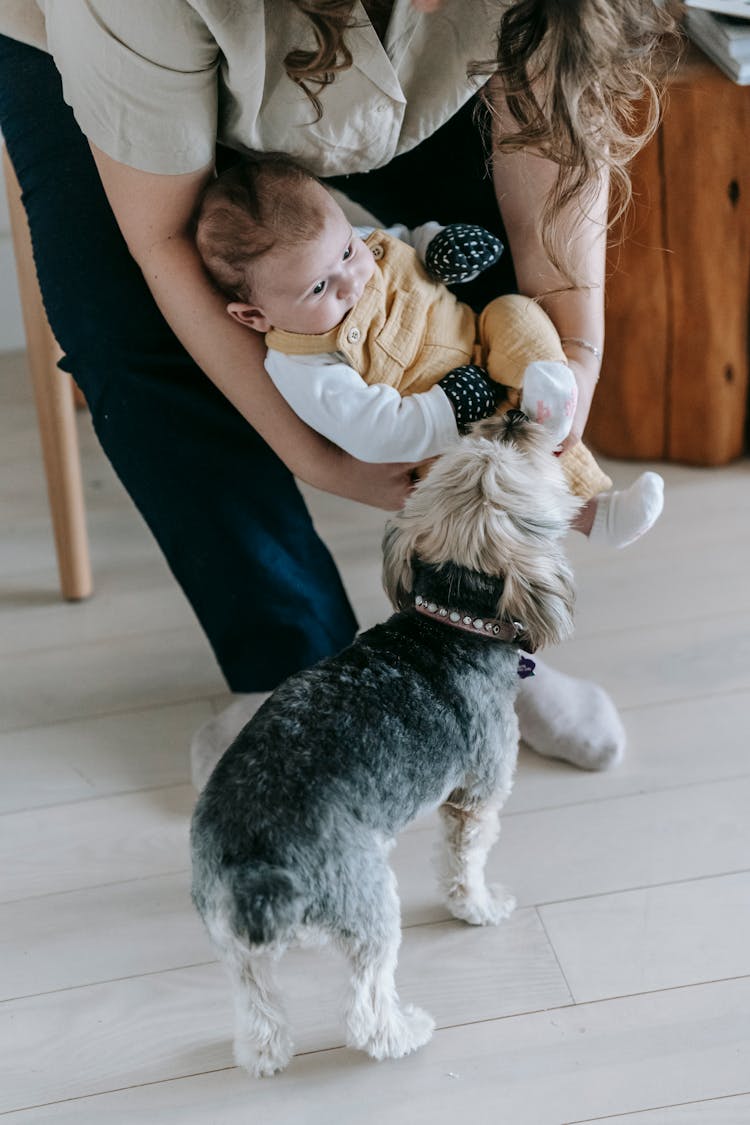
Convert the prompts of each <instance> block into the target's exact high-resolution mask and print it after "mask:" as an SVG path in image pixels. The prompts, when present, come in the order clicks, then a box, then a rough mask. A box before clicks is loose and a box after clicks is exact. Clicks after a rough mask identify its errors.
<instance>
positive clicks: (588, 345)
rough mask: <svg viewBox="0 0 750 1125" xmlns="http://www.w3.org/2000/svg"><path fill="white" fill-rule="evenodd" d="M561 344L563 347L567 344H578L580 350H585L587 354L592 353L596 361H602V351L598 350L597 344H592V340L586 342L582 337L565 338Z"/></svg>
mask: <svg viewBox="0 0 750 1125" xmlns="http://www.w3.org/2000/svg"><path fill="white" fill-rule="evenodd" d="M560 343H561V344H562V345H563V347H564V346H565V344H577V345H578V347H579V348H585V349H586V351H587V352H591V354H592V355H593V356H594V357H595V358H596V359H598V360H599V361H601V358H602V349H601V348H597V346H596V344H592V343H591V341H590V340H584V339H583V338H582V337H581V336H563V337H562V338H561V340H560Z"/></svg>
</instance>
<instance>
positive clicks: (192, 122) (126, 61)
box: [42, 0, 219, 174]
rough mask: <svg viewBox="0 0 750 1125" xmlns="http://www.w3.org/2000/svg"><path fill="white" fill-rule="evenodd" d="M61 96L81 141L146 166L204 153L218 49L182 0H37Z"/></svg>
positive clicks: (172, 164)
mask: <svg viewBox="0 0 750 1125" xmlns="http://www.w3.org/2000/svg"><path fill="white" fill-rule="evenodd" d="M42 7H43V9H44V13H45V19H46V27H47V43H48V47H49V51H50V53H51V54H52V56H53V58H54V60H55V64H56V66H57V68H58V70H59V71H60V74H61V75H62V81H63V93H64V97H65V101H66V102H67V103H68V104H69V105H70V106H71V107H72V109H73V112H74V114H75V117H76V120H77V122H78V124H79V126H80V128H81V130H82V131H83V133H85V135H86V136H87V137H88V139H89V140H90V141H92V142H93V143H94V144H95V145H97V146H98V147H99V148H101V149H102V150H103V151H104V152H106V153H107V155H108V156H111V157H112V158H113V159H114V160H119V161H120V162H122V163H123V164H127V165H130V166H131V167H133V168H139V169H141V170H142V171H145V172H157V173H163V174H178V173H181V172H193V171H196V170H197V169H198V168H202V167H205V165H206V164H208V163H210V162H211V160H213V157H214V152H215V145H216V128H217V111H218V61H219V51H218V48H217V46H216V43H215V41H214V39H213V37H212V35H211V33H210V32H209V30H208V28H207V27H206V25H205V23H204V21H203V20H202V19H201V17H200V16H199V15H198V13H197V12H196V11H195V10H194V8H193V7H192V5H191V4H190V3H188V0H126V2H125V3H123V0H42Z"/></svg>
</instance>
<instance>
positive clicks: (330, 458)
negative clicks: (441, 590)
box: [91, 145, 410, 511]
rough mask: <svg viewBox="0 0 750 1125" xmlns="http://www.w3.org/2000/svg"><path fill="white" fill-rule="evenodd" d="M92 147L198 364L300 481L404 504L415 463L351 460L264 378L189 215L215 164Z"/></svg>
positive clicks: (136, 247) (149, 274)
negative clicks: (138, 159)
mask: <svg viewBox="0 0 750 1125" xmlns="http://www.w3.org/2000/svg"><path fill="white" fill-rule="evenodd" d="M91 147H92V151H93V154H94V159H95V160H96V164H97V167H98V169H99V175H100V176H101V180H102V183H103V185H104V189H105V191H106V193H107V197H108V199H109V202H110V205H111V207H112V210H113V212H114V214H115V217H116V219H117V222H118V223H119V226H120V229H121V231H122V233H123V235H124V237H125V240H126V241H127V244H128V247H129V249H130V252H131V254H132V255H133V257H134V258H135V260H136V262H137V263H138V265H139V266H140V268H141V270H142V272H143V275H144V278H145V280H146V282H147V284H148V286H149V288H150V289H151V292H152V293H153V295H154V298H155V300H156V302H157V304H158V305H159V308H160V309H161V311H162V313H163V315H164V317H165V319H166V320H167V321H168V323H169V325H170V327H171V328H172V330H173V331H174V333H175V335H176V336H177V337H178V338H179V339H180V340H181V342H182V343H183V344H184V346H185V348H186V349H187V351H188V352H189V353H190V355H191V356H192V357H193V359H194V360H195V362H196V363H197V364H198V366H199V367H200V368H201V369H202V370H203V371H204V372H205V373H206V375H207V376H208V377H209V378H210V379H211V380H212V382H214V383H215V384H216V386H217V387H218V388H219V389H220V390H221V391H222V392H223V394H225V395H226V397H227V398H228V399H229V401H230V402H231V403H232V404H233V405H234V406H235V407H236V408H237V410H239V412H240V413H241V414H242V415H243V416H244V417H245V418H246V419H247V420H248V421H249V422H250V423H251V424H252V426H253V427H254V429H256V430H257V431H258V433H259V434H260V435H261V437H263V438H264V440H265V441H267V442H268V444H269V445H270V446H271V448H272V449H273V450H274V451H275V452H276V453H277V454H278V455H279V457H280V458H281V459H282V460H283V461H284V462H285V464H286V465H288V467H289V468H290V469H291V470H292V472H293V473H295V475H297V476H299V477H300V478H301V479H302V480H305V481H307V482H308V483H310V484H313V485H315V486H316V487H317V488H321V489H324V490H325V491H327V492H334V493H337V494H338V495H341V496H346V497H348V498H350V499H353V500H359V501H361V502H362V503H367V504H371V505H373V506H374V507H379V508H384V509H386V510H388V511H394V510H396V509H397V508H399V507H401V505H402V504H403V502H404V500H405V499H406V496H407V495H408V491H409V488H410V475H409V467H408V466H406V465H365V464H363V463H362V462H359V461H355V460H354V459H353V458H351V457H349V456H348V455H347V454H345V453H343V451H342V450H340V449H337V448H336V447H335V446H333V445H332V444H331V443H330V442H328V441H326V440H325V439H324V438H322V437H320V435H318V434H316V433H315V432H314V431H313V430H311V429H310V428H309V427H308V426H306V425H305V424H304V423H303V422H301V421H300V420H299V418H297V416H296V415H295V414H294V412H293V411H292V410H291V408H290V407H289V406H288V405H287V404H286V403H285V402H284V400H283V398H282V397H281V395H280V394H279V393H278V391H277V390H276V388H275V387H274V386H273V384H272V383H271V380H270V379H269V378H268V376H267V375H266V372H265V370H264V368H263V358H264V355H265V345H264V342H263V338H262V337H261V336H259V335H258V334H256V333H254V332H252V331H250V330H248V329H246V328H243V327H241V326H240V325H237V324H235V323H234V321H232V319H231V318H230V317H229V316H227V313H226V308H225V305H226V302H225V300H224V299H223V298H222V297H221V296H220V295H219V294H218V293H217V292H216V291H215V290H214V288H213V286H212V285H211V284H210V282H209V280H208V279H207V277H206V275H205V273H204V271H203V267H202V265H201V262H200V258H199V256H198V253H197V251H196V249H195V246H194V243H193V238H192V233H191V220H192V216H193V212H194V210H195V206H196V204H197V201H198V198H199V196H200V192H201V190H202V188H203V186H204V185H205V183H206V182H207V181H208V179H209V178H210V176H211V174H212V169H211V168H209V167H206V168H203V169H201V170H199V171H197V172H188V173H185V174H181V175H175V176H166V175H157V174H155V173H150V172H142V171H139V170H137V169H135V168H130V167H128V166H127V165H124V164H121V163H119V162H118V161H116V160H113V159H112V158H111V157H109V156H107V155H106V154H105V153H104V152H102V151H101V150H100V149H97V148H96V146H94V145H92V146H91Z"/></svg>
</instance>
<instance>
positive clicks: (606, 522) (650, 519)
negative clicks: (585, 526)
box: [589, 473, 664, 547]
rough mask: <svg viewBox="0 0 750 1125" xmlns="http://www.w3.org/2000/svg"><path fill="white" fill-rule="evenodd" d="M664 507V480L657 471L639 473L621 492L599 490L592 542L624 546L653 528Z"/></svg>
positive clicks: (591, 536)
mask: <svg viewBox="0 0 750 1125" xmlns="http://www.w3.org/2000/svg"><path fill="white" fill-rule="evenodd" d="M663 507H664V481H663V479H662V478H661V477H660V476H659V474H658V473H643V475H642V476H640V477H638V480H636V481H634V482H633V483H632V484H631V486H630V488H626V489H624V490H623V491H622V492H602V493H601V494H600V495H599V496H597V498H596V514H595V516H594V523H593V526H592V528H591V532H590V534H589V539H591V541H592V543H609V545H610V546H611V547H627V546H629V545H630V544H631V543H634V542H635V541H636V539H640V537H641V536H642V535H643V534H644V533H645V532H646V531H648V530H649V528H651V527H653V525H654V524H655V523H656V521H657V520H658V518H659V516H660V515H661V511H662V508H663Z"/></svg>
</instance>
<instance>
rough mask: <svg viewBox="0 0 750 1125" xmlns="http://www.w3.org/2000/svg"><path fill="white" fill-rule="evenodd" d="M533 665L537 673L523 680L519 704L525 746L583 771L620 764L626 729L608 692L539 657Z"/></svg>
mask: <svg viewBox="0 0 750 1125" xmlns="http://www.w3.org/2000/svg"><path fill="white" fill-rule="evenodd" d="M534 663H535V664H536V670H535V674H534V675H533V676H531V677H529V679H526V680H521V686H520V690H519V693H518V698H517V700H516V712H517V714H518V722H519V725H520V727H521V738H522V739H523V741H524V742H525V743H526V745H527V746H528V747H529V748H530V749H531V750H535V751H536V752H537V754H541V755H542V756H543V757H545V758H562V760H563V761H565V762H570V763H571V764H572V765H574V766H578V767H579V768H580V769H584V770H603V769H607V768H608V767H609V766H614V765H616V764H617V763H618V762H619V761H620V759H621V758H622V756H623V754H624V752H625V730H624V728H623V725H622V722H621V721H620V716H619V715H618V714H617V709H616V708H615V705H614V703H613V702H612V700H611V699H610V697H609V696H608V695H607V693H606V691H605V690H604V688H601V687H599V685H598V684H595V683H593V682H592V681H591V680H577V679H575V678H574V677H573V676H566V675H565V673H563V672H557V671H555V669H554V668H550V667H549V665H547V664H544V663H543V662H542V661H541V660H539V659H538V657H536V656H535V657H534Z"/></svg>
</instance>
